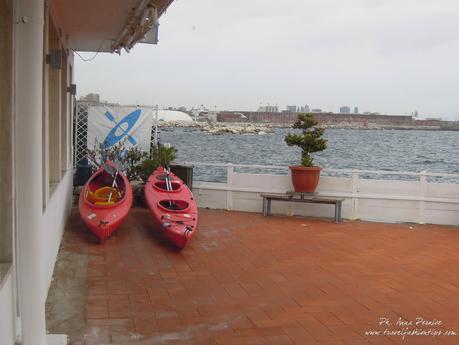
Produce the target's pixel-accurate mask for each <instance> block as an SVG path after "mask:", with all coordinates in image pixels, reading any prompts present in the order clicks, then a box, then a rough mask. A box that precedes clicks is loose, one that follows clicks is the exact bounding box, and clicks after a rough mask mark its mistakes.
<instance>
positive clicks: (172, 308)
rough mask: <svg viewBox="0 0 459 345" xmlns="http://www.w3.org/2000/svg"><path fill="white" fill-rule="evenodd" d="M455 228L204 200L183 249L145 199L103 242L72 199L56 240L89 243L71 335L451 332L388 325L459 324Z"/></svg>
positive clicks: (207, 337)
mask: <svg viewBox="0 0 459 345" xmlns="http://www.w3.org/2000/svg"><path fill="white" fill-rule="evenodd" d="M457 230H458V229H457V228H452V227H440V226H430V225H426V226H421V225H408V224H399V225H394V224H379V223H362V222H344V223H341V224H334V223H332V222H330V221H328V220H318V219H311V218H287V217H262V216H261V215H260V214H254V213H241V212H226V211H214V210H205V209H202V210H200V224H199V232H198V234H196V236H195V237H194V238H193V241H192V242H191V243H190V244H189V246H188V247H187V248H185V249H184V250H183V251H181V252H180V251H177V250H175V249H173V248H172V247H170V246H169V244H168V242H167V240H166V239H165V238H163V237H162V236H161V235H160V234H158V233H157V232H155V231H154V229H152V228H151V225H150V216H149V214H148V212H147V211H146V210H145V209H142V208H134V209H132V210H131V213H130V216H129V218H128V220H127V221H126V223H125V224H123V225H122V227H121V228H120V229H119V230H118V232H117V233H116V234H115V235H114V236H113V237H112V238H110V239H109V240H108V241H107V242H106V243H105V244H104V245H99V244H97V243H96V241H95V238H94V237H93V236H92V235H90V234H89V233H88V231H87V230H86V229H85V228H84V225H83V224H82V223H81V221H80V220H79V217H78V211H77V209H74V210H73V213H72V216H71V219H70V221H69V226H68V229H67V231H66V234H65V237H64V240H63V245H62V247H61V251H70V252H77V253H80V254H87V255H88V267H87V286H88V292H87V303H86V320H85V330H84V333H83V334H82V335H81V338H79V340H75V339H74V340H73V343H74V344H87V345H92V344H98V345H100V344H218V345H225V344H235V345H236V344H250V345H251V344H272V345H274V344H276V345H277V344H305V345H307V344H311V345H314V344H322V345H332V344H333V345H338V344H340V345H344V344H347V345H354V344H373V345H378V344H416V345H420V344H459V335H457V336H454V335H444V334H442V335H439V336H432V335H424V336H406V338H405V340H402V338H401V336H400V335H399V336H397V335H388V334H384V331H385V330H386V331H393V332H395V331H399V332H402V331H404V330H406V329H407V327H408V328H409V329H411V330H413V329H418V331H424V332H429V329H430V332H431V333H430V334H432V332H433V331H442V332H445V331H453V332H456V333H458V334H459V231H457ZM63 302H65V301H63ZM381 318H387V320H388V322H390V325H387V324H384V322H383V321H384V319H381ZM399 318H401V320H405V321H407V322H408V321H412V322H413V325H408V326H404V325H401V324H398V325H397V321H398V320H399ZM416 318H423V319H424V320H430V321H432V320H438V321H440V322H441V323H442V324H441V325H416V324H415V322H416ZM418 321H419V319H418ZM380 323H382V324H380ZM369 331H380V332H381V334H380V335H369V334H366V332H369ZM82 339H84V341H83V340H82Z"/></svg>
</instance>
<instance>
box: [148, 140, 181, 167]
mask: <svg viewBox="0 0 459 345" xmlns="http://www.w3.org/2000/svg"><path fill="white" fill-rule="evenodd" d="M176 153H177V150H176V149H175V147H173V146H164V145H159V146H156V145H155V146H152V147H151V159H152V160H156V161H157V162H158V166H159V165H165V164H167V165H170V163H171V162H172V161H173V160H174V159H175V154H176Z"/></svg>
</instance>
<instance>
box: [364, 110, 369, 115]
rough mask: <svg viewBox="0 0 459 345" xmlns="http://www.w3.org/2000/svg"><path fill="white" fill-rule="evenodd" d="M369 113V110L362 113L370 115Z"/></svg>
mask: <svg viewBox="0 0 459 345" xmlns="http://www.w3.org/2000/svg"><path fill="white" fill-rule="evenodd" d="M370 114H371V113H370V112H369V111H366V112H364V113H363V115H370Z"/></svg>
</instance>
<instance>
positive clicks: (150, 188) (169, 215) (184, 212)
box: [144, 167, 198, 248]
mask: <svg viewBox="0 0 459 345" xmlns="http://www.w3.org/2000/svg"><path fill="white" fill-rule="evenodd" d="M169 181H170V185H169V190H168V187H167V184H168V183H167V180H166V175H165V173H164V168H162V167H159V168H158V169H156V170H155V171H154V172H153V174H151V175H150V177H149V178H148V181H147V183H146V184H145V189H144V193H145V201H146V202H147V206H148V209H149V210H150V213H151V215H152V216H153V220H154V222H155V226H156V227H157V228H158V229H159V230H161V231H164V232H165V234H166V236H167V237H168V238H169V240H170V241H171V242H172V243H173V244H174V245H175V246H177V247H178V248H184V247H185V246H186V244H187V243H188V241H190V240H191V238H192V237H193V235H194V234H195V232H196V228H197V225H198V207H197V206H196V201H195V200H194V197H193V193H192V192H191V191H190V189H189V188H188V186H187V185H186V184H185V183H184V182H183V181H182V180H181V179H180V178H178V177H177V176H176V175H175V174H173V173H169Z"/></svg>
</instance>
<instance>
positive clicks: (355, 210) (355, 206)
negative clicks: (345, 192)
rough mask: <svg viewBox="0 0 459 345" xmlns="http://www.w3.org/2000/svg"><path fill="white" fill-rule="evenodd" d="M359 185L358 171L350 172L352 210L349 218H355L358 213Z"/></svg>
mask: <svg viewBox="0 0 459 345" xmlns="http://www.w3.org/2000/svg"><path fill="white" fill-rule="evenodd" d="M358 186H359V173H358V172H356V171H353V172H352V212H351V219H353V220H354V219H357V218H358V214H359V212H358V211H359V210H358V207H359V199H358V198H357V193H358Z"/></svg>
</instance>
